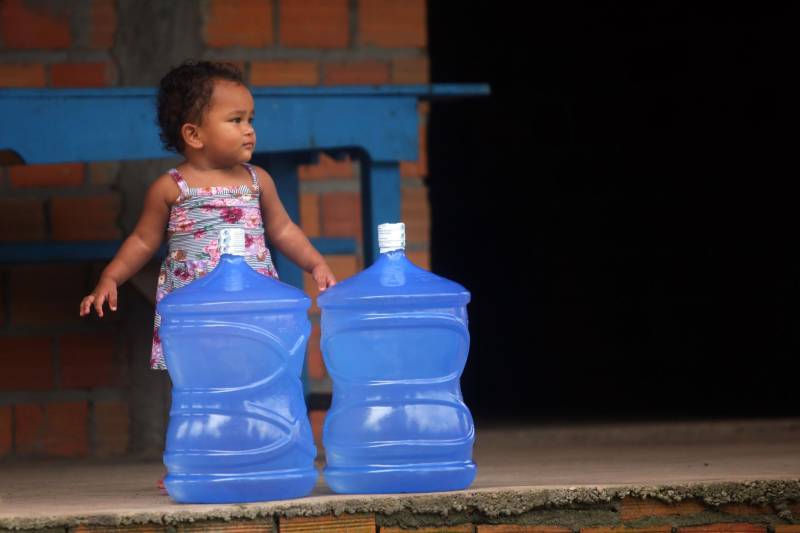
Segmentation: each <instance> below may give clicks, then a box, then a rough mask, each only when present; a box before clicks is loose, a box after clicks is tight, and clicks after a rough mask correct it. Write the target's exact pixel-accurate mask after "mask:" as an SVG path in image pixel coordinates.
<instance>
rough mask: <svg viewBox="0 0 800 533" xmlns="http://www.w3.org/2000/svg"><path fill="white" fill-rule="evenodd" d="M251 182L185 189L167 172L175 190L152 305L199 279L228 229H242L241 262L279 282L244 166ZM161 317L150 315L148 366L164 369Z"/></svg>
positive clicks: (255, 182)
mask: <svg viewBox="0 0 800 533" xmlns="http://www.w3.org/2000/svg"><path fill="white" fill-rule="evenodd" d="M244 166H245V168H247V171H248V172H249V173H250V176H251V178H252V180H253V184H252V186H248V185H239V186H236V187H189V186H188V185H187V184H186V180H184V179H183V176H181V174H180V173H179V172H178V171H177V169H174V168H172V169H170V170H169V171H168V173H169V175H170V176H172V179H174V180H175V183H176V184H177V185H178V187H179V188H180V191H181V192H180V196H179V197H178V199H177V201H176V202H175V204H174V205H173V206H172V209H171V210H170V214H169V223H168V225H167V243H168V249H167V256H166V257H165V258H164V261H163V262H162V263H161V270H160V271H159V274H158V286H157V288H156V302H160V301H161V299H162V298H164V296H166V295H167V294H169V293H170V292H172V291H173V290H175V289H178V288H180V287H183V286H184V285H187V284H189V283H191V282H192V281H194V280H196V279H197V278H200V277H202V276H204V275H206V274H208V273H209V272H211V271H212V270H214V267H216V266H217V263H218V262H219V257H220V252H219V246H218V240H219V232H220V230H223V229H228V228H240V229H243V230H244V231H245V250H246V252H247V254H246V255H245V261H246V262H247V264H248V265H250V266H251V267H253V269H254V270H255V271H256V272H260V273H261V274H264V275H265V276H271V277H273V278H276V279H277V278H278V272H277V271H276V270H275V266H274V265H273V264H272V257H271V255H270V252H269V248H267V243H266V242H265V240H264V223H263V221H262V219H261V206H260V202H259V198H260V196H261V189H260V188H259V186H258V178H257V177H256V172H255V170H254V169H253V167H252V166H250V165H248V164H247V163H244ZM160 325H161V317H160V316H159V314H158V312H156V315H155V326H154V329H153V349H152V351H151V353H150V368H151V369H153V370H166V368H167V365H166V363H165V361H164V352H163V351H162V349H161V338H160V337H159V335H158V329H159V326H160Z"/></svg>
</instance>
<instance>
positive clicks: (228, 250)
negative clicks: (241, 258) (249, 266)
mask: <svg viewBox="0 0 800 533" xmlns="http://www.w3.org/2000/svg"><path fill="white" fill-rule="evenodd" d="M218 244H219V253H221V254H231V255H247V251H246V250H245V241H244V230H243V229H241V228H226V229H223V230H220V232H219V243H218Z"/></svg>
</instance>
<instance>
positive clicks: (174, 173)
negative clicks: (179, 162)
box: [167, 168, 189, 197]
mask: <svg viewBox="0 0 800 533" xmlns="http://www.w3.org/2000/svg"><path fill="white" fill-rule="evenodd" d="M167 172H168V173H169V175H170V176H171V177H172V179H173V180H175V183H176V184H177V185H178V188H179V189H180V190H181V196H183V197H186V196H189V185H187V184H186V180H185V179H183V176H181V173H180V172H178V169H177V168H171V169H169V170H168V171H167Z"/></svg>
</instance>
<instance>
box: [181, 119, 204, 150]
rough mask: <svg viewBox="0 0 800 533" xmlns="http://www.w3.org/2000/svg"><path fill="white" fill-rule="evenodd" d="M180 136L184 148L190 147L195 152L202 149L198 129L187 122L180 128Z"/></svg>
mask: <svg viewBox="0 0 800 533" xmlns="http://www.w3.org/2000/svg"><path fill="white" fill-rule="evenodd" d="M181 136H182V137H183V142H184V143H186V146H191V147H192V148H194V149H195V150H199V149H200V148H202V147H203V141H202V140H201V139H200V128H198V127H197V126H196V125H194V124H189V123H188V122H187V123H186V124H184V125H183V126H181Z"/></svg>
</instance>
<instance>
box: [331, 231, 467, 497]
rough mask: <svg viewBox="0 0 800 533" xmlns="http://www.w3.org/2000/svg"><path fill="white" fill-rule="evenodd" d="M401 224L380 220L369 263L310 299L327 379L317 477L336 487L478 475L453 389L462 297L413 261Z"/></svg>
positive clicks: (347, 489) (440, 482) (399, 486)
mask: <svg viewBox="0 0 800 533" xmlns="http://www.w3.org/2000/svg"><path fill="white" fill-rule="evenodd" d="M403 230H404V227H403V225H402V224H391V225H389V224H387V225H383V224H382V225H381V226H379V240H380V243H381V254H380V256H379V258H378V260H377V261H376V262H375V264H373V265H372V266H370V267H369V268H367V269H366V270H364V271H363V272H361V273H359V274H358V275H356V276H353V277H351V278H349V279H347V280H344V281H342V282H340V283H339V284H337V285H335V286H334V287H331V288H329V289H328V290H327V291H326V292H324V293H323V294H322V295H320V297H319V299H318V302H319V306H320V308H321V310H322V339H321V341H322V353H323V357H324V361H325V365H326V367H327V369H328V373H329V374H330V376H331V379H332V380H333V400H332V404H331V408H330V410H329V411H328V415H327V417H326V419H325V424H324V427H323V444H324V446H325V457H326V459H327V466H326V468H325V470H324V476H325V481H326V483H327V484H328V486H329V487H330V488H331V489H332V490H333V491H335V492H338V493H397V492H431V491H446V490H458V489H464V488H466V487H468V486H469V485H470V484H471V483H472V481H473V479H474V478H475V474H476V466H475V463H474V462H473V461H472V445H473V442H474V438H475V429H474V424H473V421H472V416H471V414H470V412H469V410H468V409H467V406H466V405H465V404H464V402H463V399H462V396H461V387H460V377H461V373H462V371H463V369H464V365H465V364H466V360H467V353H468V351H469V331H468V322H467V311H466V306H467V303H468V302H469V300H470V294H469V292H467V290H466V289H465V288H464V287H462V286H461V285H459V284H457V283H455V282H452V281H449V280H446V279H444V278H442V277H439V276H436V275H435V274H433V273H431V272H428V271H426V270H424V269H421V268H419V267H417V266H415V265H414V264H412V263H411V262H410V261H409V260H408V259H407V258H406V256H405V252H404V250H403V247H404V240H405V237H404V234H403Z"/></svg>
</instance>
